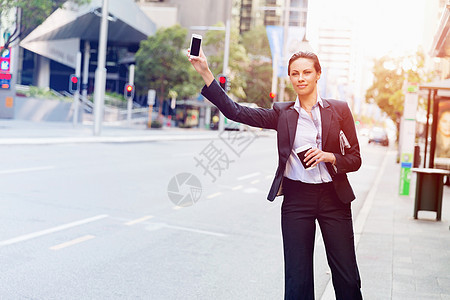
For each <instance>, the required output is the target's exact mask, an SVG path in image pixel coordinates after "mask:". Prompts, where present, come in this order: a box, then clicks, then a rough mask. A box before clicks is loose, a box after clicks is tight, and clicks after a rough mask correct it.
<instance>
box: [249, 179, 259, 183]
mask: <svg viewBox="0 0 450 300" xmlns="http://www.w3.org/2000/svg"><path fill="white" fill-rule="evenodd" d="M258 182H259V179H255V180H253V181H252V182H250V183H251V184H256V183H258Z"/></svg>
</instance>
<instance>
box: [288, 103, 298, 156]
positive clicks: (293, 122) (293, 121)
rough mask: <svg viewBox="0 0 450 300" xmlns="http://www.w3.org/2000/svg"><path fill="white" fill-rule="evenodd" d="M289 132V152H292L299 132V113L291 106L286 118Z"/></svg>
mask: <svg viewBox="0 0 450 300" xmlns="http://www.w3.org/2000/svg"><path fill="white" fill-rule="evenodd" d="M286 121H287V126H288V132H289V151H291V150H292V146H293V145H294V139H295V133H296V132H297V122H298V112H297V111H296V110H295V108H294V106H291V107H290V108H289V109H288V111H287V116H286Z"/></svg>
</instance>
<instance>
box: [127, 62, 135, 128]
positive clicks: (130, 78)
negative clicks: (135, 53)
mask: <svg viewBox="0 0 450 300" xmlns="http://www.w3.org/2000/svg"><path fill="white" fill-rule="evenodd" d="M128 82H129V83H130V84H131V85H132V86H134V65H130V74H129V76H128ZM133 88H134V87H133ZM127 100H128V103H127V123H128V125H131V109H132V108H133V97H128V99H127Z"/></svg>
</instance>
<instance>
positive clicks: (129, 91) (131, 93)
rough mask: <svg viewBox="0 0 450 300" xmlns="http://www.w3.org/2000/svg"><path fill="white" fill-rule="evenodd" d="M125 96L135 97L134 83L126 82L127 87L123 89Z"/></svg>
mask: <svg viewBox="0 0 450 300" xmlns="http://www.w3.org/2000/svg"><path fill="white" fill-rule="evenodd" d="M123 96H124V97H125V98H127V99H128V98H133V96H134V85H132V84H129V83H127V84H125V88H124V89H123Z"/></svg>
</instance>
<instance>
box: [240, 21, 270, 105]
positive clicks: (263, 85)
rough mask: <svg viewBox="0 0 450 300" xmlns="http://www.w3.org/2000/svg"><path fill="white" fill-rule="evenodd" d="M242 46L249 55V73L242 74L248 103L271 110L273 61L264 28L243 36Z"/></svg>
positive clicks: (258, 28) (253, 30) (257, 28)
mask: <svg viewBox="0 0 450 300" xmlns="http://www.w3.org/2000/svg"><path fill="white" fill-rule="evenodd" d="M242 45H243V46H244V47H245V49H246V50H247V52H248V54H249V65H248V68H247V71H246V72H245V73H244V74H242V76H243V77H244V80H245V83H246V84H245V88H244V92H245V94H246V97H247V100H246V101H247V102H254V103H256V104H257V105H258V106H260V107H266V108H270V107H271V106H272V98H270V96H269V94H270V92H271V88H272V84H271V82H272V60H271V54H270V46H269V40H268V38H267V34H266V28H265V27H264V26H260V27H256V28H254V29H252V30H250V31H247V32H245V33H244V34H243V36H242Z"/></svg>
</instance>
